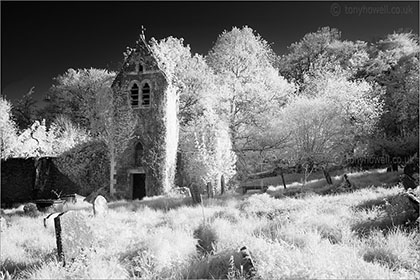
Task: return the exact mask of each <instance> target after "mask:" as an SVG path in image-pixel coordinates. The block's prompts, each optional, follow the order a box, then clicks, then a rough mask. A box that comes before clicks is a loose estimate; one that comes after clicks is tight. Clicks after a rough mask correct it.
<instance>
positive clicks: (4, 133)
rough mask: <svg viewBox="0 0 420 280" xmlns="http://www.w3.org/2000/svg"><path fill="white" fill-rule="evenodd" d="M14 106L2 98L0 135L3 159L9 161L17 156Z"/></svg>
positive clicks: (0, 101)
mask: <svg viewBox="0 0 420 280" xmlns="http://www.w3.org/2000/svg"><path fill="white" fill-rule="evenodd" d="M11 111H12V105H11V104H10V102H9V101H7V100H6V99H4V98H3V97H1V99H0V133H1V159H7V158H9V157H11V156H13V155H14V154H15V149H16V144H17V128H16V124H15V122H14V121H13V119H12V113H11Z"/></svg>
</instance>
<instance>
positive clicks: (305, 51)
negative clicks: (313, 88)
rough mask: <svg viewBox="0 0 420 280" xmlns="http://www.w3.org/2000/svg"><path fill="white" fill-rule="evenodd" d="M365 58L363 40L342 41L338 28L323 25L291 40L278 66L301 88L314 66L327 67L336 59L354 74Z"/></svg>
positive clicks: (366, 48) (361, 66) (283, 73)
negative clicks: (297, 40) (296, 39)
mask: <svg viewBox="0 0 420 280" xmlns="http://www.w3.org/2000/svg"><path fill="white" fill-rule="evenodd" d="M368 59H369V54H368V46H367V43H366V42H363V41H356V42H352V41H342V40H341V32H340V31H339V30H338V29H336V28H330V27H322V28H319V29H318V30H317V31H316V32H311V33H308V34H306V35H305V36H304V37H303V38H302V39H301V40H300V41H299V42H296V43H293V44H292V45H291V46H290V47H289V52H288V53H287V54H285V55H283V56H282V57H281V58H280V59H279V61H278V65H279V68H280V73H281V74H282V75H283V76H284V77H286V78H287V79H288V80H290V81H295V82H296V83H297V84H299V85H300V86H301V87H300V89H301V90H302V91H303V89H304V88H303V87H304V86H305V83H304V79H305V75H308V74H309V73H310V72H311V71H312V70H313V67H314V66H315V67H316V66H318V67H319V66H321V65H322V66H323V67H328V66H329V65H331V63H332V62H337V63H338V64H339V65H340V66H341V67H342V68H343V69H346V70H348V71H350V72H351V73H350V74H355V73H356V72H357V71H359V70H360V69H361V68H363V66H364V65H365V63H366V62H367V60H368ZM331 70H333V69H331Z"/></svg>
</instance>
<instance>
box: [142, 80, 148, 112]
mask: <svg viewBox="0 0 420 280" xmlns="http://www.w3.org/2000/svg"><path fill="white" fill-rule="evenodd" d="M141 94H142V95H141V101H142V102H141V105H142V106H143V107H149V106H150V86H149V84H148V83H145V84H144V85H143V88H142V90H141Z"/></svg>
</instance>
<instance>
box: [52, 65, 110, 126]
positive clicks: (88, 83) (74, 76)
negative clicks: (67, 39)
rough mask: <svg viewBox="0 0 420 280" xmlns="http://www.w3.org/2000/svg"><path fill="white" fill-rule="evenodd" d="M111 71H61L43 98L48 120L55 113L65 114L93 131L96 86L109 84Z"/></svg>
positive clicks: (56, 114) (97, 88)
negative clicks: (46, 103)
mask: <svg viewBox="0 0 420 280" xmlns="http://www.w3.org/2000/svg"><path fill="white" fill-rule="evenodd" d="M114 77H115V73H114V72H109V71H108V70H103V69H94V68H90V69H77V70H74V69H71V68H70V69H68V70H67V71H66V72H65V73H64V74H63V75H59V76H57V77H56V78H55V81H56V84H55V85H53V86H52V87H51V89H50V93H49V94H48V95H47V97H46V100H47V101H48V103H49V105H48V106H47V108H46V109H45V110H46V111H47V112H48V113H49V116H48V118H49V120H53V119H54V118H55V117H56V116H58V115H64V116H66V117H68V118H69V119H70V120H71V121H72V122H73V123H76V124H78V125H80V126H82V127H84V128H87V129H89V130H91V131H92V133H94V134H95V130H96V128H95V127H92V124H93V123H95V120H96V119H97V115H96V113H95V111H94V110H93V109H92V108H94V104H95V96H96V93H97V91H98V90H100V89H101V88H103V87H105V86H110V85H111V83H112V80H113V78H114Z"/></svg>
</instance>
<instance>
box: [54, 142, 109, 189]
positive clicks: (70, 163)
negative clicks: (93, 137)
mask: <svg viewBox="0 0 420 280" xmlns="http://www.w3.org/2000/svg"><path fill="white" fill-rule="evenodd" d="M53 161H54V164H55V165H56V166H57V168H58V169H59V170H60V172H62V173H63V174H65V175H67V176H68V177H69V178H70V179H71V180H72V181H73V182H75V183H76V184H78V185H79V186H80V187H81V193H80V195H84V196H86V195H89V194H90V193H91V192H92V191H95V190H97V189H99V188H101V187H108V186H109V158H108V153H107V148H106V146H105V144H104V143H102V142H100V141H91V142H88V143H84V144H80V145H78V146H76V147H74V148H73V149H71V150H69V151H67V152H65V153H63V154H62V155H60V156H59V157H57V158H55V159H53Z"/></svg>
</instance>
